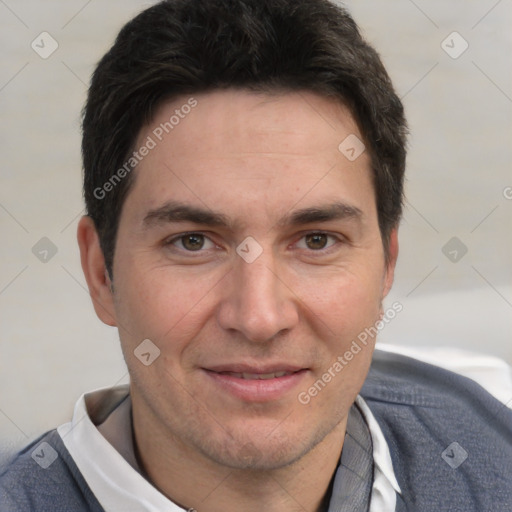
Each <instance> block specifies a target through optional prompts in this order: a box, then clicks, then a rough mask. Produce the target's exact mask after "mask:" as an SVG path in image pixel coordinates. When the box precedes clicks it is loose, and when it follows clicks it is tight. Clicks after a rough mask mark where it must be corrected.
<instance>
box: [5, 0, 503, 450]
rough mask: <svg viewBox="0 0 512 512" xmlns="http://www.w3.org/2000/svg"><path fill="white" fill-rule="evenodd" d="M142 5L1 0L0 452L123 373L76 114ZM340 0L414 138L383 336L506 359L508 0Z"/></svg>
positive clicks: (130, 0)
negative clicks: (89, 265)
mask: <svg viewBox="0 0 512 512" xmlns="http://www.w3.org/2000/svg"><path fill="white" fill-rule="evenodd" d="M151 3H152V2H143V1H137V0H108V1H106V0H104V1H100V0H92V1H89V2H86V1H84V0H68V1H64V0H60V1H56V0H53V1H50V0H45V1H44V2H42V1H36V0H16V1H15V0H0V40H1V50H0V51H1V59H2V60H1V66H0V114H1V123H0V141H1V148H0V149H1V153H0V155H1V157H0V158H1V170H0V229H1V234H2V237H1V265H0V435H1V439H2V445H3V446H4V447H5V446H9V445H11V446H12V445H14V444H20V443H25V442H26V441H27V439H28V438H30V437H32V436H34V435H35V434H36V433H39V432H41V431H43V430H45V429H49V428H52V427H54V426H56V425H58V424H60V423H62V422H64V421H67V420H68V419H69V418H70V415H71V412H72V406H73V404H74V402H75V401H76V399H77V398H78V396H79V395H80V394H81V393H82V392H84V391H87V390H90V389H93V388H97V387H102V386H110V385H113V384H116V383H119V382H126V381H127V375H126V369H125V366H124V362H123V360H122V356H121V352H120V349H119V343H118V337H117V331H116V330H115V329H113V328H109V327H106V326H104V325H103V324H101V323H100V321H99V320H98V319H97V318H96V316H95V314H94V311H93V308H92V305H91V302H90V299H89V296H88V292H87V290H86V286H85V280H84V278H83V276H82V271H81V268H80V264H79V255H78V248H77V244H76V239H75V232H76V225H77V221H78V219H79V216H80V215H81V214H82V209H83V205H82V199H81V162H80V131H79V121H80V110H81V107H82V105H83V102H84V99H85V94H86V89H87V84H88V81H89V77H90V74H91V72H92V70H93V69H94V65H95V63H96V62H97V61H98V60H99V58H100V57H101V56H102V55H103V53H104V52H105V51H106V50H107V49H108V48H109V46H110V45H111V43H112V42H113V38H114V37H115V35H116V33H117V32H118V30H119V29H120V28H121V26H122V25H123V24H124V23H125V22H126V21H127V20H128V19H130V18H131V17H132V16H133V15H134V14H135V13H137V12H139V11H140V10H141V9H142V8H144V7H145V6H148V5H150V4H151ZM346 5H347V6H348V7H349V8H350V10H351V11H352V13H353V15H354V17H355V19H356V20H357V22H358V23H359V24H360V26H361V27H362V30H363V32H364V34H365V35H366V37H367V38H368V39H369V41H371V42H372V43H374V44H375V45H376V47H377V48H378V49H379V51H380V53H381V55H382V57H383V60H384V62H385V64H386V66H387V68H388V70H389V72H390V74H391V76H392V78H393V80H394V83H395V86H396V88H397V91H398V92H399V94H400V96H401V97H402V98H403V101H404V103H405V106H406V109H407V115H408V118H409V123H410V128H411V132H412V135H411V138H410V151H409V161H408V180H407V199H408V203H407V208H406V212H405V218H404V221H403V224H402V228H401V234H400V242H401V255H400V259H399V264H398V268H397V275H396V282H395V287H394V289H393V292H392V294H391V297H390V299H389V301H388V303H389V304H391V303H392V302H393V301H395V300H398V301H400V302H401V303H402V304H403V307H404V310H403V311H402V312H401V313H400V314H399V315H398V316H397V317H396V318H395V319H394V320H393V322H391V323H390V324H389V325H388V326H387V327H386V328H385V329H384V330H383V331H382V333H381V340H382V341H386V342H388V343H395V344H402V345H428V346H434V345H435V346H439V345H448V346H456V347H464V348H468V349H471V350H476V351H481V352H483V353H486V354H494V355H498V356H500V357H502V358H504V359H506V360H507V361H508V362H512V344H511V327H512V325H511V324H512V286H511V283H512V279H511V277H512V242H511V233H512V200H510V199H507V198H506V197H505V195H506V194H504V191H505V190H510V189H507V187H512V172H511V168H510V165H511V162H512V158H511V140H512V138H511V135H512V133H511V132H512V129H511V128H512V123H511V107H512V99H511V98H512V92H511V82H512V80H511V67H512V66H511V61H510V55H511V54H512V40H511V38H512V31H511V30H510V27H511V26H512V19H511V18H512V2H511V1H510V0H502V1H496V0H474V1H468V0H465V1H462V0H460V1H455V0H451V1H446V0H428V1H427V0H415V1H414V2H413V1H411V0H388V1H385V2H384V1H376V0H352V1H349V2H346ZM43 31H47V32H49V33H50V34H51V35H52V37H53V38H55V40H56V41H57V42H58V44H59V47H58V49H57V51H55V53H53V54H52V55H51V56H50V57H49V58H48V59H46V60H44V59H42V58H41V57H39V56H38V54H37V53H36V52H35V51H34V50H33V49H32V48H31V42H32V41H33V40H34V39H36V38H37V36H38V35H39V34H40V33H41V32H43ZM453 31H457V32H459V33H460V34H461V36H462V37H463V38H464V39H465V40H466V41H467V42H468V43H469V48H468V49H467V51H466V52H464V53H463V54H462V55H461V56H460V57H459V58H457V59H453V58H451V57H450V56H449V55H448V54H447V53H445V51H444V50H443V49H442V47H441V44H442V41H443V40H445V39H446V37H447V36H448V35H449V34H451V33H452V32H453ZM452 40H453V39H450V38H449V39H448V40H447V42H448V44H449V45H451V46H455V50H456V49H457V48H458V47H457V46H456V45H458V44H459V43H457V42H456V40H453V43H452ZM510 191H511V193H510V195H509V197H511V196H512V190H510ZM454 236H455V237H457V238H458V239H459V240H460V241H461V242H462V243H463V244H464V245H465V246H466V247H467V249H468V252H467V254H466V255H465V256H464V257H463V258H462V259H460V261H458V262H456V263H454V262H452V261H450V260H449V259H448V258H447V257H446V256H445V255H444V254H443V252H442V248H443V246H444V245H445V244H446V243H447V242H448V240H450V239H451V238H452V237H454ZM42 237H48V238H49V239H50V240H51V241H52V242H53V243H54V244H55V245H56V246H57V248H58V252H57V254H56V255H55V256H54V257H53V258H51V259H50V260H49V261H48V262H47V263H42V262H41V261H39V259H37V258H36V257H35V255H34V254H33V253H32V247H33V246H34V245H35V244H36V243H37V242H38V241H39V240H40V239H41V238H42Z"/></svg>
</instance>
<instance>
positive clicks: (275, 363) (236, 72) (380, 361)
mask: <svg viewBox="0 0 512 512" xmlns="http://www.w3.org/2000/svg"><path fill="white" fill-rule="evenodd" d="M405 135H406V126H405V120H404V116H403V109H402V105H401V103H400V101H399V99H398V98H397V96H396V94H395V93H394V91H393V88H392V85H391V83H390V81H389V78H388V76H387V74H386V72H385V70H384V68H383V66H382V64H381V62H380V60H379V57H378V55H377V54H376V52H375V51H374V50H373V49H372V48H371V47H369V46H368V45H367V43H365V42H364V41H363V40H362V38H361V37H360V35H359V33H358V30H357V27H356V25H355V23H354V22H353V20H352V19H351V17H350V16H349V15H348V13H347V12H346V11H344V10H343V9H341V8H339V7H337V6H335V5H334V4H332V3H330V2H328V1H327V0H307V1H306V0H215V1H214V0H204V1H200V2H199V1H198V0H169V1H165V2H162V3H159V4H157V5H155V6H153V7H151V8H149V9H147V10H146V11H144V12H143V13H141V14H140V15H139V16H137V17H136V18H135V19H134V20H132V21H131V22H130V23H128V24H127V25H126V26H125V27H124V28H123V29H122V31H121V32H120V34H119V36H118V38H117V40H116V42H115V44H114V46H113V47H112V49H111V50H110V51H109V52H108V53H107V54H106V55H105V57H104V58H103V59H102V61H101V62H100V63H99V65H98V67H97V69H96V71H95V73H94V76H93V79H92V84H91V88H90V91H89V96H88V101H87V104H86V107H85V110H84V120H83V146H82V149H83V162H84V194H85V200H86V206H87V213H88V215H87V216H85V217H84V218H82V219H81V221H80V223H79V226H78V243H79V246H80V251H81V261H82V267H83V270H84V273H85V277H86V279H87V283H88V286H89V290H90V293H91V298H92V300H93V303H94V307H95V310H96V313H97V315H98V316H99V318H100V319H101V320H102V321H103V322H105V323H106V324H108V325H112V326H116V327H117V328H118V330H119V335H120V340H121V345H122V349H123V353H124V357H125V360H126V364H127V366H128V370H129V373H130V386H129V389H128V388H124V387H117V388H112V389H107V390H100V391H97V392H94V393H89V394H87V395H85V396H84V397H82V398H81V399H80V400H79V402H78V403H77V406H76V409H75V414H74V418H73V421H72V422H71V423H69V424H66V425H62V426H61V427H59V428H58V429H57V430H54V431H51V432H49V433H47V434H45V435H44V436H42V437H41V438H40V439H38V440H37V441H35V442H34V443H33V444H31V445H30V446H28V447H27V448H26V449H25V450H23V451H22V452H21V453H20V454H18V456H17V457H16V458H15V459H14V460H13V461H12V463H11V464H10V466H9V467H8V468H7V469H6V470H5V471H4V474H3V476H2V477H1V478H0V498H1V510H2V511H3V510H6V511H7V510H9V511H17V510H37V511H40V510H41V511H43V510H66V511H70V510H72V511H75V510H76V511H82V510H93V511H103V510H105V511H128V510H151V511H156V510H158V511H177V510H197V511H199V512H203V511H204V512H209V511H212V512H213V511H221V510H222V511H234V510H244V511H265V512H269V511H270V512H272V511H326V510H328V511H331V512H332V511H348V510H350V511H360V510H364V511H367V510H371V511H372V512H373V511H388V510H389V511H391V510H397V511H404V510H415V511H416V510H417V511H433V510H436V511H437V510H464V511H469V510H475V511H477V510H478V511H482V510H503V511H504V510H512V491H511V485H510V483H511V475H512V428H511V426H512V413H511V412H510V411H509V410H508V409H507V408H506V407H505V406H503V405H502V404H501V403H500V402H498V401H497V400H495V399H494V398H493V397H492V396H491V395H489V394H487V393H486V392H485V391H484V390H483V389H482V388H480V387H479V386H478V385H476V384H475V383H474V382H472V381H470V380H469V379H465V378H463V377H459V376H457V375H455V374H453V373H451V372H447V371H444V370H441V369H439V368H436V367H434V366H430V365H427V364H424V363H420V362H419V361H415V360H413V359H409V358H406V357H403V356H396V355H386V354H383V353H381V352H374V345H375V338H376V334H377V332H378V330H379V326H380V325H381V323H382V322H385V321H386V319H387V318H388V317H389V316H390V315H391V313H392V312H393V311H394V314H396V312H397V311H399V308H400V305H399V304H396V305H393V307H392V308H391V309H390V310H388V311H384V308H383V305H382V301H383V299H384V298H385V296H386V295H387V293H388V291H389V289H390V287H391V285H392V281H393V272H394V267H395V263H396V259H397V255H398V242H397V229H398V224H399V220H400V216H401V205H402V190H403V175H404V168H405ZM370 366H371V369H370ZM463 453H465V454H466V456H467V460H464V461H463V462H461V460H462V459H463V457H462V454H463ZM456 462H457V463H456Z"/></svg>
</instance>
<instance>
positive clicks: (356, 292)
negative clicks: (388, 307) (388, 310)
mask: <svg viewBox="0 0 512 512" xmlns="http://www.w3.org/2000/svg"><path fill="white" fill-rule="evenodd" d="M380 279H381V278H380V277H378V276H375V275H370V274H368V273H363V272H356V271H354V270H352V271H350V272H349V271H347V270H345V269H336V270H335V271H334V272H332V273H331V274H330V275H326V276H323V277H322V278H321V279H314V280H313V279H312V280H302V285H301V288H302V291H301V293H300V296H301V298H302V300H303V303H304V310H305V312H307V311H309V312H310V316H311V318H312V322H313V321H315V323H316V324H317V325H318V326H319V328H322V329H323V330H324V331H327V332H328V333H329V334H330V335H331V336H329V338H330V337H332V339H333V340H334V341H333V343H335V344H338V345H341V348H342V347H343V345H344V344H345V343H347V342H349V341H350V340H349V339H351V338H352V337H357V335H358V334H359V333H360V332H361V331H363V330H364V329H365V328H366V327H368V326H370V325H373V324H374V323H375V322H376V320H377V319H378V317H379V313H380V307H381V301H382V289H381V286H380ZM315 319H316V320H315Z"/></svg>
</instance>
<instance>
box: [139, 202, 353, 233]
mask: <svg viewBox="0 0 512 512" xmlns="http://www.w3.org/2000/svg"><path fill="white" fill-rule="evenodd" d="M362 218H363V212H362V211H361V210H360V209H359V208H357V207H356V206H353V205H350V204H347V203H344V202H335V203H330V204H328V205H325V206H313V207H309V208H303V209H300V210H295V211H293V212H292V213H291V214H288V215H286V216H285V217H283V218H282V219H280V220H279V221H278V222H277V223H276V225H277V226H279V227H293V226H299V225H304V224H312V223H315V222H328V221H334V220H346V219H347V220H356V221H361V220H362ZM172 222H192V223H194V224H201V225H204V226H211V227H225V228H231V229H232V228H233V226H234V223H233V221H231V220H230V219H229V217H227V216H226V215H224V214H222V213H218V212H213V211H211V210H208V209H206V208H200V207H196V206H190V205H186V204H183V203H179V202H177V201H169V202H167V203H165V204H164V205H162V206H160V207H158V208H155V209H153V210H150V211H149V212H147V214H146V215H145V216H144V220H143V226H144V227H146V228H150V227H153V226H157V225H162V224H167V223H172Z"/></svg>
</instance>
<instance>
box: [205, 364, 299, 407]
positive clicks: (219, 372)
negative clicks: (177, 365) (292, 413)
mask: <svg viewBox="0 0 512 512" xmlns="http://www.w3.org/2000/svg"><path fill="white" fill-rule="evenodd" d="M202 370H203V371H204V372H205V374H206V376H207V377H208V378H209V381H210V383H211V384H213V385H214V386H215V387H216V388H217V389H218V390H219V391H220V392H222V393H227V394H229V395H231V396H232V397H235V398H237V399H239V400H242V401H244V402H270V401H277V400H280V399H283V398H285V397H286V396H287V395H289V394H290V393H291V391H292V390H293V389H294V388H296V387H297V386H298V385H299V384H300V383H301V382H302V380H303V379H304V377H305V375H306V373H307V372H308V369H307V368H301V367H291V366H288V365H286V366H285V365H282V366H281V367H279V365H274V366H273V367H267V368H264V367H260V368H256V367H247V366H245V365H232V366H229V367H226V366H224V367H214V368H203V369H202Z"/></svg>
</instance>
